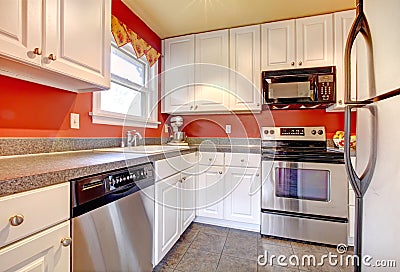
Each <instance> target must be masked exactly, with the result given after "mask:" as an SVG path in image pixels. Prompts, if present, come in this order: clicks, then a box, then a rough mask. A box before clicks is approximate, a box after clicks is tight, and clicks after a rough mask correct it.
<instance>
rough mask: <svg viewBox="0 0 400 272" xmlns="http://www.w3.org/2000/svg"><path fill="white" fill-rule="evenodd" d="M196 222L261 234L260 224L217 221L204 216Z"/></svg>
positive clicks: (198, 217) (197, 217)
mask: <svg viewBox="0 0 400 272" xmlns="http://www.w3.org/2000/svg"><path fill="white" fill-rule="evenodd" d="M194 222H197V223H203V224H209V225H215V226H220V227H228V228H232V229H240V230H247V231H253V232H260V225H259V224H249V223H243V222H236V221H230V220H224V219H215V218H209V217H203V216H196V218H195V219H194Z"/></svg>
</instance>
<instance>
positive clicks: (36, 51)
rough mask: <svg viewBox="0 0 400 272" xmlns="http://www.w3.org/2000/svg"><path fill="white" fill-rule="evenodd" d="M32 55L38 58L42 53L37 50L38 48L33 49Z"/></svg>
mask: <svg viewBox="0 0 400 272" xmlns="http://www.w3.org/2000/svg"><path fill="white" fill-rule="evenodd" d="M33 54H35V55H38V56H40V55H41V54H42V51H41V50H40V49H39V47H36V48H35V49H33Z"/></svg>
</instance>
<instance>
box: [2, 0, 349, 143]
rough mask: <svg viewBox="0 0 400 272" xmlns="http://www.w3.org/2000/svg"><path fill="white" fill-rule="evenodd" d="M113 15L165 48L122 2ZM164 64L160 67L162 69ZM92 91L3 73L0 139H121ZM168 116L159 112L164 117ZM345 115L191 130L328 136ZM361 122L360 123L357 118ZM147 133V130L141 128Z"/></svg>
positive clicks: (249, 120) (197, 125)
mask: <svg viewBox="0 0 400 272" xmlns="http://www.w3.org/2000/svg"><path fill="white" fill-rule="evenodd" d="M112 13H113V14H114V15H115V16H117V17H118V18H119V19H120V20H121V21H123V22H124V23H126V24H127V26H128V27H129V28H131V29H132V30H134V31H136V33H137V34H138V35H139V36H141V37H142V38H143V39H145V40H146V41H147V42H148V43H149V44H151V45H152V46H153V47H154V48H155V49H157V50H161V40H160V38H159V37H158V36H157V35H156V34H155V33H154V32H153V31H152V30H151V29H150V28H149V27H148V26H146V24H145V23H144V22H143V21H141V20H140V19H139V18H138V17H137V16H136V15H134V14H133V13H132V12H131V11H130V10H129V9H128V8H127V7H126V6H125V5H124V4H123V3H122V2H121V0H113V1H112ZM160 67H161V66H159V68H160ZM91 110H92V95H91V94H90V93H83V94H76V93H72V92H68V91H64V90H60V89H56V88H52V87H47V86H43V85H39V84H35V83H30V82H26V81H22V80H18V79H13V78H9V77H5V76H0V137H94V138H97V137H120V136H121V132H122V128H121V127H120V126H109V125H96V124H92V120H91V117H90V116H89V112H90V111H91ZM71 112H74V113H79V114H80V127H81V128H80V129H79V130H76V129H70V128H69V116H70V113H71ZM166 118H167V115H164V114H159V120H160V121H163V120H165V119H166ZM343 119H344V116H343V114H342V113H326V112H325V111H324V110H300V111H273V112H272V115H271V114H270V113H269V112H268V111H263V112H262V113H261V114H255V115H251V114H244V115H243V114H242V115H202V116H185V123H186V125H185V129H184V130H185V131H186V132H187V135H188V136H192V137H227V136H228V135H226V134H225V125H226V124H231V125H232V133H231V134H230V135H229V137H250V138H253V137H259V136H260V134H259V127H260V126H268V125H277V126H296V125H299V126H306V125H325V126H326V128H327V132H328V137H332V134H333V133H334V132H335V131H336V130H342V129H343ZM353 123H355V122H353ZM138 130H139V131H141V132H142V133H143V132H144V131H143V129H138ZM354 130H355V129H354ZM161 133H162V126H160V127H159V129H147V130H146V131H145V135H146V137H160V135H161Z"/></svg>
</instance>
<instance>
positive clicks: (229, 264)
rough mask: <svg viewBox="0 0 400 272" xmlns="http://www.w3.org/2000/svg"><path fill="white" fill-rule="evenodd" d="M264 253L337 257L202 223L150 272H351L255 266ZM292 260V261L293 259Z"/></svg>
mask: <svg viewBox="0 0 400 272" xmlns="http://www.w3.org/2000/svg"><path fill="white" fill-rule="evenodd" d="M265 251H267V252H268V255H269V256H271V255H272V254H274V255H276V256H279V255H285V256H287V257H289V256H291V255H297V256H298V257H299V259H300V262H301V259H302V256H304V255H311V254H312V255H314V256H315V257H316V260H317V262H318V260H320V256H322V255H324V254H326V255H328V254H329V252H332V254H337V251H336V248H330V247H324V246H317V245H310V244H304V243H299V242H290V241H286V240H280V239H273V238H267V237H261V236H260V234H258V233H255V232H248V231H242V230H236V229H230V228H224V227H218V226H212V225H206V224H199V223H192V224H191V225H190V226H189V228H188V229H187V230H186V231H185V232H184V233H183V234H182V236H181V237H180V239H179V241H178V242H177V243H176V244H175V246H174V247H173V248H172V249H171V250H170V251H169V252H168V254H167V255H166V256H165V257H164V259H163V260H162V261H161V262H160V263H159V264H158V265H157V267H155V269H154V270H153V271H154V272H161V271H165V272H185V271H191V272H192V271H205V272H209V271H210V272H211V271H218V272H222V271H229V272H231V271H232V272H240V271H243V272H248V271H249V272H251V271H254V272H255V271H260V272H261V271H282V272H292V271H297V272H301V271H322V272H324V271H327V272H330V271H340V272H344V271H345V272H347V271H349V272H351V271H353V268H352V267H347V266H341V267H339V266H336V267H335V266H331V265H329V261H328V260H325V264H326V265H324V266H313V265H311V266H302V265H301V263H300V265H299V266H295V265H290V264H289V261H288V259H286V260H285V261H284V262H285V263H287V264H288V266H287V267H282V266H279V265H278V264H277V263H276V259H275V261H273V265H270V264H267V265H265V266H262V265H257V257H258V256H259V255H260V254H264V252H265ZM293 260H294V259H293Z"/></svg>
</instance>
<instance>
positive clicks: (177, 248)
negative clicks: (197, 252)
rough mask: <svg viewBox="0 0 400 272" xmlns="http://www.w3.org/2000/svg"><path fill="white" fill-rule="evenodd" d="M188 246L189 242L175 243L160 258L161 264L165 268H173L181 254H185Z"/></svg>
mask: <svg viewBox="0 0 400 272" xmlns="http://www.w3.org/2000/svg"><path fill="white" fill-rule="evenodd" d="M188 248H189V244H186V243H179V242H178V243H176V244H175V245H174V246H173V247H172V248H171V250H170V251H169V252H168V253H167V255H165V257H164V258H163V259H162V261H161V263H162V266H164V267H165V268H172V269H173V268H175V267H176V266H177V265H178V263H179V261H180V260H181V259H182V257H183V255H185V253H186V251H187V249H188Z"/></svg>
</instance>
